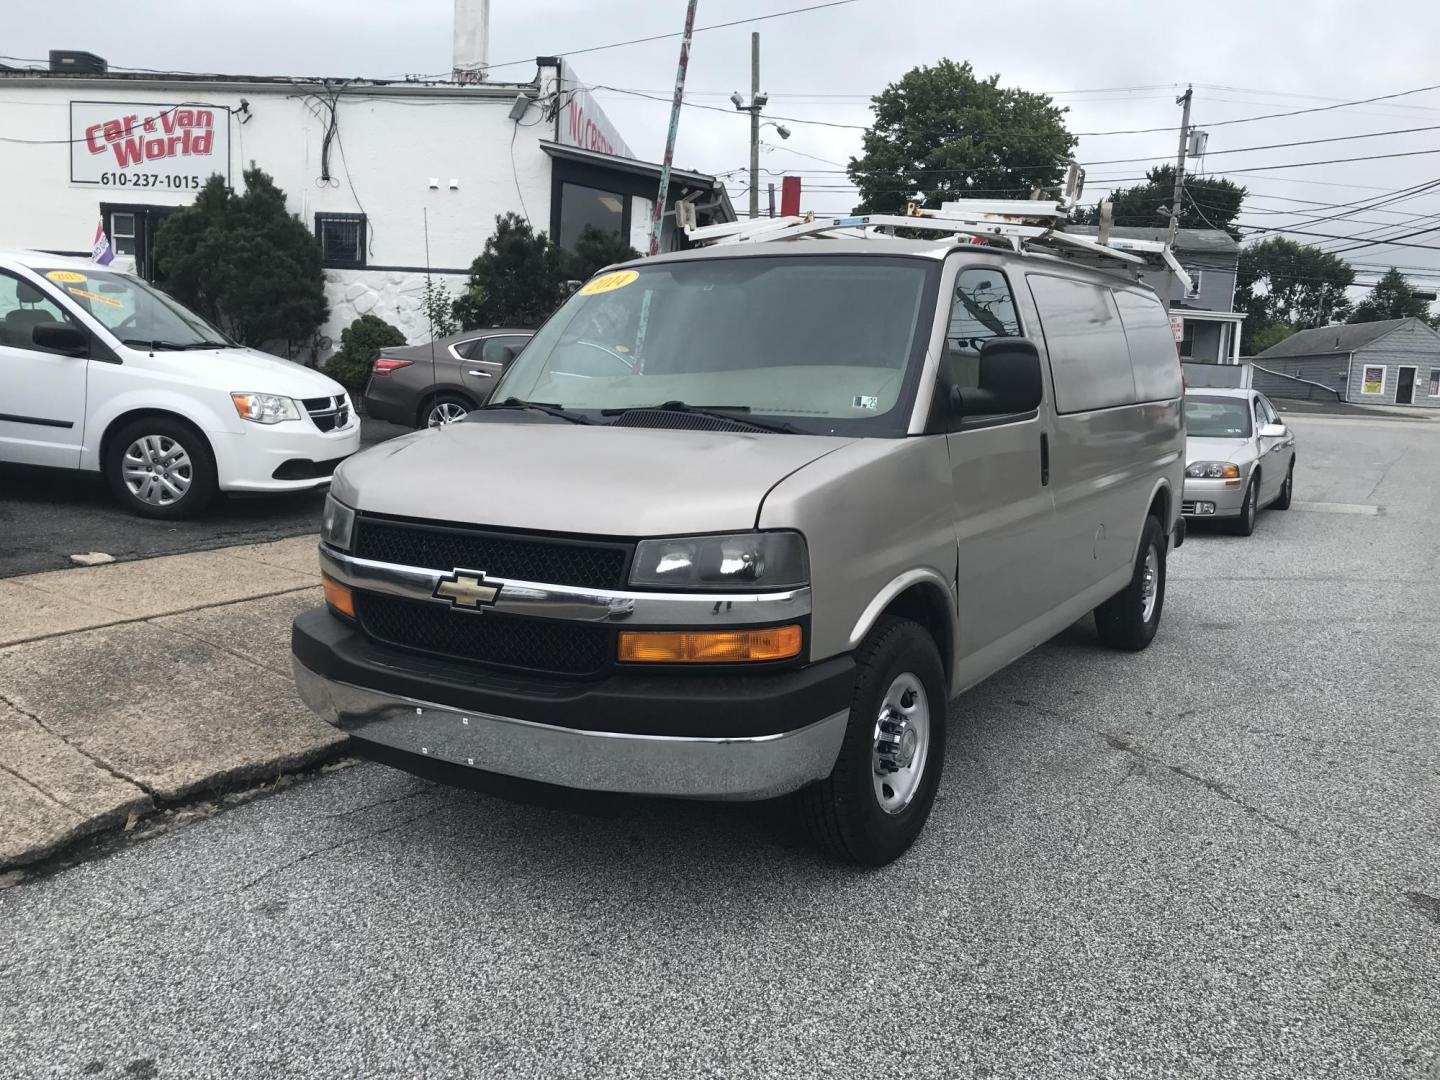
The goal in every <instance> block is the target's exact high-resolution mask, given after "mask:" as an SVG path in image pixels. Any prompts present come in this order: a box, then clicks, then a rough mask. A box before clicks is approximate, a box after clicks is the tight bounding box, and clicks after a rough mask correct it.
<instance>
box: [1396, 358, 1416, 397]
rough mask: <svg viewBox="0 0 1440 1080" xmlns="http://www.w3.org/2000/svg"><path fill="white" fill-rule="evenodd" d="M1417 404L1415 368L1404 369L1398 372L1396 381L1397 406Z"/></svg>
mask: <svg viewBox="0 0 1440 1080" xmlns="http://www.w3.org/2000/svg"><path fill="white" fill-rule="evenodd" d="M1414 403H1415V368H1413V367H1402V368H1400V369H1399V370H1398V372H1397V375H1396V379H1395V404H1396V405H1413V404H1414Z"/></svg>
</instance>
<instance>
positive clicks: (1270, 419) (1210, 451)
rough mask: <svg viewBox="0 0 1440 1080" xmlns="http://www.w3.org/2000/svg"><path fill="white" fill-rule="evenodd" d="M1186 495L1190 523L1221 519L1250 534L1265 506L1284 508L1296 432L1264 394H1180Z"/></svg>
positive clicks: (1291, 485) (1204, 390) (1203, 390)
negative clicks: (1183, 434)
mask: <svg viewBox="0 0 1440 1080" xmlns="http://www.w3.org/2000/svg"><path fill="white" fill-rule="evenodd" d="M1185 434H1186V440H1185V446H1186V449H1185V494H1184V501H1183V506H1182V510H1183V512H1184V514H1185V516H1186V517H1187V518H1189V519H1190V520H1192V521H1211V520H1215V519H1217V518H1223V519H1225V522H1226V524H1227V525H1228V526H1229V528H1230V531H1232V532H1234V533H1237V534H1239V535H1240V536H1249V535H1250V534H1251V533H1252V532H1254V531H1255V516H1256V514H1258V513H1259V512H1260V510H1262V509H1264V508H1265V507H1267V506H1273V507H1274V508H1275V509H1276V510H1288V509H1289V508H1290V499H1291V496H1292V494H1293V493H1294V490H1295V436H1294V434H1293V433H1292V432H1291V431H1290V429H1289V428H1288V427H1286V426H1285V424H1283V423H1282V422H1281V421H1280V417H1279V415H1278V414H1277V413H1276V411H1275V407H1274V406H1273V405H1271V404H1270V402H1269V401H1268V400H1266V398H1265V395H1264V394H1261V393H1257V392H1256V391H1254V390H1231V389H1220V388H1214V387H1196V388H1195V389H1193V390H1187V391H1186V392H1185Z"/></svg>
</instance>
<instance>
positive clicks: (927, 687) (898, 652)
mask: <svg viewBox="0 0 1440 1080" xmlns="http://www.w3.org/2000/svg"><path fill="white" fill-rule="evenodd" d="M855 661H856V665H857V670H856V675H855V692H854V695H853V696H852V698H851V703H850V720H849V724H848V726H847V727H846V729H845V740H844V742H843V743H842V744H841V747H840V756H839V757H838V758H837V759H836V761H835V768H834V770H833V771H832V772H831V773H830V775H829V776H828V777H827V778H826V779H824V780H822V781H820V782H819V783H817V784H812V785H811V786H810V787H808V788H806V789H805V790H803V791H801V792H800V793H799V799H800V805H801V810H802V813H803V815H804V819H805V824H806V827H807V830H808V831H809V833H810V835H811V837H812V839H813V840H814V841H815V843H816V844H817V845H818V846H819V847H820V848H821V849H822V850H824V851H826V852H827V853H829V854H830V855H833V856H834V857H835V858H837V859H840V860H843V861H845V862H851V863H858V864H860V865H862V866H884V865H885V864H886V863H888V862H891V861H892V860H894V859H896V858H898V857H899V856H901V855H903V854H904V853H905V851H906V850H907V849H908V848H909V847H910V845H911V844H912V843H914V842H915V838H916V837H917V836H918V835H920V830H921V829H922V828H924V826H925V821H926V819H927V818H928V817H929V816H930V808H931V806H932V805H934V802H935V791H936V789H937V788H938V787H939V784H940V774H941V771H942V770H943V768H944V764H945V719H946V714H947V712H948V708H947V706H948V703H949V696H948V694H947V692H946V691H947V687H946V684H945V669H944V667H943V665H942V664H941V663H940V654H939V652H938V651H937V650H936V648H935V642H934V640H933V639H932V638H931V637H930V635H929V634H928V633H927V632H926V631H925V629H924V628H923V627H921V626H920V625H919V624H918V623H915V622H911V621H910V620H909V619H897V618H889V617H887V618H884V619H881V620H880V622H879V623H877V624H876V626H875V628H874V629H873V630H872V631H871V632H870V635H869V636H868V637H867V638H866V639H865V641H864V642H863V643H862V644H861V646H860V648H859V649H858V650H857V651H856V654H855ZM906 676H911V677H913V678H914V679H916V680H918V682H919V684H920V686H921V687H922V688H923V690H924V694H925V701H924V702H923V704H924V705H926V706H927V707H928V724H927V727H928V731H929V740H928V746H927V747H926V750H925V755H924V759H923V763H922V764H921V765H920V766H919V778H918V781H917V782H916V784H915V787H914V791H913V794H911V796H910V799H909V801H908V803H906V804H905V805H904V806H903V807H902V808H900V809H898V811H897V812H888V811H887V810H885V809H884V808H883V807H882V805H881V801H880V795H879V794H878V793H877V791H876V782H875V777H876V776H877V775H882V776H883V775H885V774H877V772H876V756H875V743H876V734H877V730H878V725H879V720H880V711H881V706H882V704H883V703H884V700H885V696H886V694H887V693H888V692H889V691H890V690H891V689H892V687H894V686H895V685H896V684H897V682H900V680H902V679H904V678H905V677H906ZM901 685H903V683H901ZM912 700H913V699H912Z"/></svg>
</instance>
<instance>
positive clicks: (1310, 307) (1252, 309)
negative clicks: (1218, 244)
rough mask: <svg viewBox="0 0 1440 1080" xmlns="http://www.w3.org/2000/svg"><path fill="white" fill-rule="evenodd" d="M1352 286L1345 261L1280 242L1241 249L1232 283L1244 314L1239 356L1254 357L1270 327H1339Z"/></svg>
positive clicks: (1347, 311) (1274, 239)
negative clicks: (1258, 336)
mask: <svg viewBox="0 0 1440 1080" xmlns="http://www.w3.org/2000/svg"><path fill="white" fill-rule="evenodd" d="M1354 280H1355V271H1354V269H1352V268H1351V266H1350V264H1349V263H1347V262H1346V261H1345V260H1344V259H1342V258H1340V257H1338V256H1336V255H1331V254H1329V253H1328V252H1324V251H1321V250H1320V249H1319V248H1316V247H1311V246H1310V245H1308V244H1297V243H1296V242H1295V241H1293V240H1287V239H1285V238H1284V237H1283V236H1272V237H1271V238H1270V239H1268V240H1264V241H1262V242H1261V243H1258V244H1253V245H1251V246H1250V247H1247V248H1244V249H1242V250H1241V252H1240V270H1239V274H1238V275H1237V276H1236V279H1235V306H1236V308H1237V309H1238V310H1243V311H1244V312H1245V322H1244V325H1243V329H1242V331H1241V338H1240V348H1241V351H1243V352H1245V353H1247V354H1251V355H1253V354H1254V352H1255V335H1256V334H1258V333H1259V332H1260V331H1261V330H1264V329H1266V328H1267V327H1269V326H1271V325H1272V324H1274V323H1284V324H1285V325H1287V326H1289V327H1290V328H1291V329H1293V330H1306V329H1309V328H1311V327H1315V326H1326V325H1328V324H1329V323H1334V322H1344V321H1345V318H1346V316H1348V315H1349V314H1350V301H1349V299H1348V298H1347V297H1346V290H1347V289H1349V288H1350V285H1351V284H1352V283H1353V282H1354Z"/></svg>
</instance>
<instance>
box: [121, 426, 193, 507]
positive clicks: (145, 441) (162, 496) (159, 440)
mask: <svg viewBox="0 0 1440 1080" xmlns="http://www.w3.org/2000/svg"><path fill="white" fill-rule="evenodd" d="M120 478H121V480H122V481H123V482H124V484H125V487H126V488H127V489H128V490H129V492H130V494H132V495H134V496H135V497H136V498H137V499H139V500H140V501H141V502H143V503H149V504H150V505H151V506H173V505H174V504H175V503H177V502H179V501H180V500H181V499H183V498H184V497H185V493H186V492H187V491H189V490H190V485H191V483H193V482H194V480H195V465H194V463H193V462H192V461H191V460H190V455H189V453H188V452H187V451H186V450H185V447H183V446H181V445H180V444H179V443H178V442H176V441H175V440H174V439H172V438H170V437H169V436H168V435H144V436H141V437H140V438H138V439H136V440H135V441H134V442H132V443H131V444H130V445H129V446H127V447H126V448H125V456H124V457H123V458H121V460H120Z"/></svg>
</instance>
